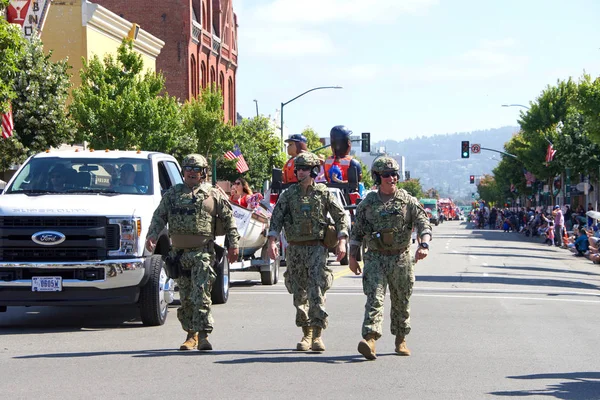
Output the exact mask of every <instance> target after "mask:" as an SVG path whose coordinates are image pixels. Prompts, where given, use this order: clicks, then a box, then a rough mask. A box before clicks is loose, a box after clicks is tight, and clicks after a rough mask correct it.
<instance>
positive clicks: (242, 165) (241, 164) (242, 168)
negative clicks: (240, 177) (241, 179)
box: [223, 144, 250, 174]
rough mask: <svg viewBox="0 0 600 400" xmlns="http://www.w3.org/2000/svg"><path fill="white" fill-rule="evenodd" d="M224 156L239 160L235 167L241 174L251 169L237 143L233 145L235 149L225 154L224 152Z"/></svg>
mask: <svg viewBox="0 0 600 400" xmlns="http://www.w3.org/2000/svg"><path fill="white" fill-rule="evenodd" d="M223 156H224V157H225V158H226V159H228V160H237V161H236V163H235V168H236V169H237V171H238V172H239V173H240V174H242V173H244V172H246V171H248V170H249V169H250V168H248V164H246V160H245V159H244V155H243V154H242V151H241V150H240V147H239V146H238V145H237V144H236V145H235V146H233V151H228V152H226V153H225V154H223Z"/></svg>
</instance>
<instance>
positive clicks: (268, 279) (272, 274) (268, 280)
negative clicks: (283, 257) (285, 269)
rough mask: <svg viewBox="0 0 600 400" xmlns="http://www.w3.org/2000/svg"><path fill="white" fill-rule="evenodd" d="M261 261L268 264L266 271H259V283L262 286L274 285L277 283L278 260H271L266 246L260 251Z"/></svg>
mask: <svg viewBox="0 0 600 400" xmlns="http://www.w3.org/2000/svg"><path fill="white" fill-rule="evenodd" d="M261 259H262V261H263V263H268V264H269V270H268V271H260V283H261V284H263V285H275V284H277V282H278V281H279V260H271V259H270V258H269V253H268V250H267V246H265V247H263V249H262V251H261Z"/></svg>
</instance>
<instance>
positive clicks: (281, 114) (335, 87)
mask: <svg viewBox="0 0 600 400" xmlns="http://www.w3.org/2000/svg"><path fill="white" fill-rule="evenodd" d="M321 89H343V88H342V87H341V86H319V87H315V88H312V89H310V90H307V91H306V92H304V93H302V94H299V95H298V96H296V97H294V98H293V99H291V100H288V101H286V102H285V103H281V110H280V112H279V115H280V117H281V122H280V123H281V126H280V127H279V128H280V130H281V145H282V147H285V146H284V145H283V107H284V106H285V105H286V104H290V103H291V102H292V101H294V100H296V99H298V98H300V97H302V96H304V95H305V94H307V93H310V92H312V91H315V90H321Z"/></svg>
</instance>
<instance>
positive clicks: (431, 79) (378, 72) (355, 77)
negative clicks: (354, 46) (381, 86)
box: [331, 39, 529, 83]
mask: <svg viewBox="0 0 600 400" xmlns="http://www.w3.org/2000/svg"><path fill="white" fill-rule="evenodd" d="M515 45H516V43H515V41H514V40H512V39H505V40H497V41H485V40H483V41H481V42H480V43H479V44H478V45H477V46H476V47H475V48H473V49H469V50H466V51H464V52H463V53H461V54H458V55H456V56H453V57H447V58H444V59H440V60H439V61H437V62H435V63H432V64H429V65H420V66H415V67H407V66H403V65H383V64H381V65H378V64H355V65H352V66H349V67H346V68H343V69H334V70H333V71H332V73H331V76H332V77H339V78H340V79H342V80H352V81H355V82H356V81H367V80H376V79H378V78H379V77H380V76H382V77H383V76H384V77H386V80H388V82H389V81H396V82H400V83H424V82H425V83H439V82H448V81H475V80H476V81H480V80H487V79H492V78H497V77H501V76H506V75H510V74H514V73H518V72H519V71H522V70H524V69H525V67H526V65H527V63H528V61H529V60H528V58H527V57H524V56H519V55H515V54H513V53H511V49H510V48H511V47H514V46H515Z"/></svg>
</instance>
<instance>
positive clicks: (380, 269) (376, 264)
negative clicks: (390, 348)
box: [362, 251, 415, 339]
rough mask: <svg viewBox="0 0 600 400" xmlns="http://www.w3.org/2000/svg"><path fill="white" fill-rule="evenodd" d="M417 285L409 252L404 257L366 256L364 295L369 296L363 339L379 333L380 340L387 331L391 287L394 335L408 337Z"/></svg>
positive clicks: (392, 329) (367, 254) (377, 335)
mask: <svg viewBox="0 0 600 400" xmlns="http://www.w3.org/2000/svg"><path fill="white" fill-rule="evenodd" d="M414 283H415V272H414V269H413V265H412V260H411V255H410V252H409V251H406V252H404V254H401V255H382V254H378V253H376V252H367V253H366V254H365V266H364V268H363V292H364V293H365V295H366V296H367V303H366V304H365V318H364V321H363V326H362V336H363V338H364V337H366V336H367V335H368V334H369V333H371V334H375V336H376V338H377V339H379V338H380V337H381V334H382V332H383V329H382V325H383V301H384V299H385V292H386V287H388V286H389V288H390V300H391V303H392V311H391V313H390V314H391V326H390V328H391V331H392V335H394V336H397V335H404V336H406V335H408V333H409V332H410V296H411V295H412V290H413V285H414Z"/></svg>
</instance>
